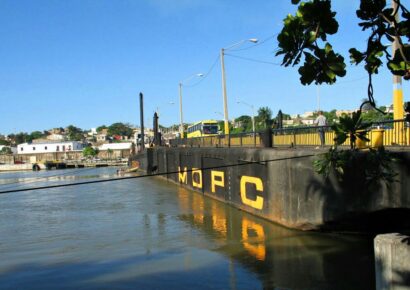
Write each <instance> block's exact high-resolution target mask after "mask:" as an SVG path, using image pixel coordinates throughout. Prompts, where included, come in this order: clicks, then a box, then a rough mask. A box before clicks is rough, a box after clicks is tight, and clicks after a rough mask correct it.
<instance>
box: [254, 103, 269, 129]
mask: <svg viewBox="0 0 410 290" xmlns="http://www.w3.org/2000/svg"><path fill="white" fill-rule="evenodd" d="M257 119H258V123H259V124H260V125H261V126H262V128H267V127H268V125H269V123H270V122H271V120H272V110H271V109H270V108H269V107H261V108H259V109H258V116H257Z"/></svg>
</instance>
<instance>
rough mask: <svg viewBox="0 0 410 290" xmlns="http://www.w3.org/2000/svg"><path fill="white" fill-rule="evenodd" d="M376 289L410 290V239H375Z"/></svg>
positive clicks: (388, 237)
mask: <svg viewBox="0 0 410 290" xmlns="http://www.w3.org/2000/svg"><path fill="white" fill-rule="evenodd" d="M374 254H375V259H376V289H378V290H399V289H400V290H405V289H407V290H408V289H410V237H409V236H404V235H401V234H385V235H378V236H377V237H376V238H375V239H374Z"/></svg>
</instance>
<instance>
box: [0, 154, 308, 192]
mask: <svg viewBox="0 0 410 290" xmlns="http://www.w3.org/2000/svg"><path fill="white" fill-rule="evenodd" d="M313 156H315V154H307V155H301V156H293V157H283V158H277V159H270V160H261V161H246V162H242V163H236V164H228V165H221V166H213V167H205V168H198V169H187V170H185V171H184V172H193V171H198V170H201V171H202V170H212V169H219V168H227V167H235V166H242V165H250V164H264V163H268V162H275V161H285V160H293V159H301V158H308V157H313ZM178 173H180V172H179V171H168V172H160V173H152V174H145V175H136V176H126V177H118V178H107V179H100V180H91V181H83V182H73V183H65V184H56V185H48V186H39V187H29V188H20V189H14V190H3V191H0V194H6V193H15V192H22V191H33V190H41V189H50V188H59V187H68V186H76V185H85V184H95V183H103V182H111V181H121V180H128V179H137V178H144V177H154V176H161V175H167V174H178Z"/></svg>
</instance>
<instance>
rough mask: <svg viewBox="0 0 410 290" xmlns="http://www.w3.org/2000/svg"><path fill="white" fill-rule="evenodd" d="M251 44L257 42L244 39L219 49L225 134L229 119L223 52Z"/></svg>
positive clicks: (227, 129) (252, 39) (227, 130)
mask: <svg viewBox="0 0 410 290" xmlns="http://www.w3.org/2000/svg"><path fill="white" fill-rule="evenodd" d="M247 41H250V42H253V43H257V42H258V40H257V39H256V38H250V39H245V40H241V41H239V42H237V43H234V44H232V45H231V46H228V47H227V48H221V71H222V96H223V105H224V123H225V134H229V119H228V96H227V94H226V77H225V60H224V58H225V51H227V50H229V49H231V48H233V47H235V46H238V45H241V44H242V43H244V42H247Z"/></svg>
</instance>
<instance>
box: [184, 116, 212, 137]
mask: <svg viewBox="0 0 410 290" xmlns="http://www.w3.org/2000/svg"><path fill="white" fill-rule="evenodd" d="M218 129H219V127H218V122H217V121H215V120H204V121H201V122H198V123H195V124H193V125H191V126H189V127H188V132H187V137H188V138H195V137H205V136H215V135H218Z"/></svg>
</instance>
